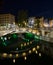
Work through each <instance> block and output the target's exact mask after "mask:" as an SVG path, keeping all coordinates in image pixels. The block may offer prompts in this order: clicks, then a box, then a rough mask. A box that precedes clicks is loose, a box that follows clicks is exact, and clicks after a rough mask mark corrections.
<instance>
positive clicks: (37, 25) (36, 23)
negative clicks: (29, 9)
mask: <svg viewBox="0 0 53 65" xmlns="http://www.w3.org/2000/svg"><path fill="white" fill-rule="evenodd" d="M35 25H36V27H37V28H39V27H40V20H39V19H37V20H36V21H35Z"/></svg>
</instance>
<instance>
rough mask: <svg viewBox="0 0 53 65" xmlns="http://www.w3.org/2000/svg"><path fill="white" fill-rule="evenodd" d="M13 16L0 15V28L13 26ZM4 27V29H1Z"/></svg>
mask: <svg viewBox="0 0 53 65" xmlns="http://www.w3.org/2000/svg"><path fill="white" fill-rule="evenodd" d="M14 22H15V16H14V15H12V14H9V13H8V14H0V26H1V27H0V28H1V29H3V28H4V27H5V28H10V26H11V24H14ZM3 26H4V27H3Z"/></svg>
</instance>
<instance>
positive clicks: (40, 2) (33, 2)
mask: <svg viewBox="0 0 53 65" xmlns="http://www.w3.org/2000/svg"><path fill="white" fill-rule="evenodd" d="M22 9H23V10H28V14H29V16H44V17H53V1H51V0H0V13H12V14H14V15H17V13H18V10H22Z"/></svg>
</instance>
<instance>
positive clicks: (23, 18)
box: [18, 10, 28, 26]
mask: <svg viewBox="0 0 53 65" xmlns="http://www.w3.org/2000/svg"><path fill="white" fill-rule="evenodd" d="M27 17H28V11H27V10H19V11H18V23H19V24H20V26H25V23H27Z"/></svg>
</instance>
